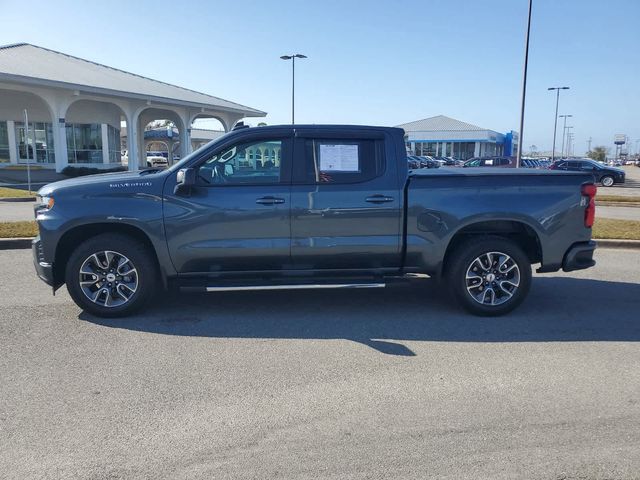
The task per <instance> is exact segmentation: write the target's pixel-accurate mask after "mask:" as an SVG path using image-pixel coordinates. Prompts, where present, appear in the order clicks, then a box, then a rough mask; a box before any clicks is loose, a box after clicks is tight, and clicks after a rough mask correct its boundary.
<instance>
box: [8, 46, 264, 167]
mask: <svg viewBox="0 0 640 480" xmlns="http://www.w3.org/2000/svg"><path fill="white" fill-rule="evenodd" d="M25 110H26V111H27V116H28V121H29V124H28V129H25V123H24V121H25V120H24V118H25V115H24V111H25ZM265 115H266V113H265V112H262V111H260V110H257V109H254V108H251V107H246V106H244V105H240V104H238V103H234V102H230V101H228V100H223V99H221V98H218V97H214V96H211V95H208V94H204V93H200V92H196V91H193V90H189V89H186V88H182V87H178V86H175V85H170V84H168V83H164V82H160V81H157V80H152V79H150V78H146V77H142V76H140V75H135V74H133V73H128V72H125V71H122V70H118V69H115V68H111V67H108V66H105V65H101V64H98V63H95V62H91V61H88V60H83V59H81V58H77V57H73V56H70V55H66V54H64V53H60V52H56V51H53V50H49V49H46V48H42V47H38V46H35V45H30V44H27V43H20V44H14V45H7V46H0V167H2V166H3V165H19V164H25V163H27V162H29V163H35V164H37V165H39V166H42V167H48V168H55V169H56V171H58V172H60V171H62V169H64V168H65V167H66V166H68V165H71V166H86V167H98V168H109V167H114V166H119V165H121V157H120V155H121V149H122V145H121V138H120V136H121V135H120V134H121V129H122V126H123V125H126V127H125V128H126V135H123V137H126V149H127V150H128V157H129V169H130V170H136V169H138V168H140V167H144V166H145V165H146V161H145V156H146V155H145V151H146V148H145V147H146V144H147V142H148V141H150V140H152V139H151V138H145V134H144V132H145V130H147V126H148V125H149V124H150V123H152V122H153V121H156V120H159V119H163V120H169V121H170V122H171V123H172V124H173V125H175V127H176V129H175V136H174V131H173V130H172V132H171V135H172V138H171V141H172V145H171V146H172V147H175V148H176V150H175V151H176V152H177V154H178V155H180V156H181V157H184V156H186V155H187V154H189V153H190V152H191V151H192V149H193V147H194V145H193V142H192V133H195V132H193V130H195V129H192V125H193V122H194V121H195V120H197V119H201V118H209V119H216V120H218V121H219V122H220V124H221V129H222V130H223V131H228V130H230V129H231V128H232V127H233V125H234V123H236V122H237V121H238V120H240V119H242V118H245V117H263V116H265ZM27 132H28V135H27ZM197 133H198V137H199V138H198V139H197V140H198V141H197V142H195V143H196V146H197V144H199V143H201V142H202V141H205V140H206V139H207V138H206V137H207V136H208V135H206V134H204V133H203V132H197ZM218 134H219V133H218ZM218 134H216V135H218ZM147 137H148V136H147ZM202 137H205V138H202Z"/></svg>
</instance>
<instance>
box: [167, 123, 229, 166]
mask: <svg viewBox="0 0 640 480" xmlns="http://www.w3.org/2000/svg"><path fill="white" fill-rule="evenodd" d="M229 133H231V132H227V133H225V134H224V135H222V136H221V137H218V138H216V139H214V140H211V141H210V142H209V143H205V144H204V145H202V146H201V147H200V148H198V149H197V150H194V151H193V152H191V153H190V154H189V155H187V156H186V157H184V158H182V159H181V160H180V161H179V162H178V163H176V164H174V165H173V166H171V167H170V168H168V169H167V171H169V172H175V171H178V170H180V169H181V168H184V166H185V165H186V164H187V163H189V161H191V159H192V158H194V157H197V156H198V155H200V153H202V152H203V151H204V150H207V149H208V148H209V147H211V146H212V145H214V144H216V143H218V142H220V141H223V140H224V139H225V138H226V137H227V135H229Z"/></svg>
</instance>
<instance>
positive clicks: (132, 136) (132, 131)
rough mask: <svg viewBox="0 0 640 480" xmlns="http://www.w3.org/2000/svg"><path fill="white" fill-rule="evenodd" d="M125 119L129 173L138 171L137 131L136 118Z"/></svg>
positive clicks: (128, 116) (130, 116) (131, 116)
mask: <svg viewBox="0 0 640 480" xmlns="http://www.w3.org/2000/svg"><path fill="white" fill-rule="evenodd" d="M126 117H127V120H126V122H127V154H128V157H129V160H128V161H129V171H132V172H133V171H135V170H138V129H137V123H138V120H137V118H134V116H133V115H126Z"/></svg>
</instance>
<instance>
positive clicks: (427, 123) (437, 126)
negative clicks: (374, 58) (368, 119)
mask: <svg viewBox="0 0 640 480" xmlns="http://www.w3.org/2000/svg"><path fill="white" fill-rule="evenodd" d="M398 127H399V128H402V129H404V131H405V141H406V144H407V151H409V152H411V154H413V155H428V156H434V157H453V158H457V159H459V160H467V159H469V158H471V157H482V156H490V155H507V156H510V155H515V152H516V151H517V149H518V133H517V132H514V131H510V132H508V133H504V134H503V133H499V132H496V131H494V130H490V129H488V128H482V127H478V126H476V125H472V124H470V123H466V122H462V121H460V120H456V119H454V118H450V117H446V116H444V115H437V116H435V117H429V118H425V119H423V120H416V121H415V122H409V123H404V124H402V125H398Z"/></svg>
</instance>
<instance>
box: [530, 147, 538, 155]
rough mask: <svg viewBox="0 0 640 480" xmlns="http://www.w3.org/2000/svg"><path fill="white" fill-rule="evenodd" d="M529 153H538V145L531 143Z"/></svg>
mask: <svg viewBox="0 0 640 480" xmlns="http://www.w3.org/2000/svg"><path fill="white" fill-rule="evenodd" d="M529 155H531V156H532V157H535V156H536V155H538V147H537V146H536V145H531V146H530V147H529Z"/></svg>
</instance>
